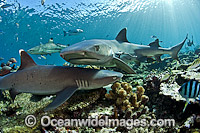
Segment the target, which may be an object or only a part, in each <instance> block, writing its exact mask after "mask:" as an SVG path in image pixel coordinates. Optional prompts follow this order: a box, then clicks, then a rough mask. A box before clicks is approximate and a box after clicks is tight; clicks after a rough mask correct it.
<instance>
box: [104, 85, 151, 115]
mask: <svg viewBox="0 0 200 133" xmlns="http://www.w3.org/2000/svg"><path fill="white" fill-rule="evenodd" d="M111 88H112V90H110V91H109V94H105V97H106V98H107V99H111V100H113V101H114V103H115V105H116V107H117V109H118V110H121V111H122V112H123V113H125V117H126V118H131V116H132V117H133V116H134V115H136V116H138V115H141V114H142V113H143V110H144V107H145V106H144V105H145V104H146V103H147V102H148V100H149V97H148V96H146V95H144V92H145V89H144V88H143V87H142V86H137V87H136V92H135V93H133V91H132V86H131V85H130V84H129V83H127V82H122V83H119V82H116V83H114V84H113V85H112V86H111Z"/></svg>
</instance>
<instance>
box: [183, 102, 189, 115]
mask: <svg viewBox="0 0 200 133" xmlns="http://www.w3.org/2000/svg"><path fill="white" fill-rule="evenodd" d="M188 104H189V99H187V101H186V103H185V106H184V108H183V112H185V109H186V107H187V105H188Z"/></svg>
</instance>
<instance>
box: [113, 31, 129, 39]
mask: <svg viewBox="0 0 200 133" xmlns="http://www.w3.org/2000/svg"><path fill="white" fill-rule="evenodd" d="M126 31H127V28H124V29H122V30H121V31H120V32H119V33H118V35H117V37H116V38H115V40H117V41H119V42H129V41H128V40H127V38H126Z"/></svg>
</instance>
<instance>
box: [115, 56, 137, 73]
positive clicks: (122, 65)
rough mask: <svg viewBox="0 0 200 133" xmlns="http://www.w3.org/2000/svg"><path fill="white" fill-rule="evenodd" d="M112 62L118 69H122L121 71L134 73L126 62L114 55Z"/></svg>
mask: <svg viewBox="0 0 200 133" xmlns="http://www.w3.org/2000/svg"><path fill="white" fill-rule="evenodd" d="M113 61H114V63H115V64H116V66H117V67H118V68H120V69H122V70H123V71H125V72H127V73H129V74H135V73H136V72H135V71H134V70H133V69H132V68H131V67H130V66H129V65H128V64H126V63H125V62H124V61H123V60H121V59H119V58H116V57H114V58H113Z"/></svg>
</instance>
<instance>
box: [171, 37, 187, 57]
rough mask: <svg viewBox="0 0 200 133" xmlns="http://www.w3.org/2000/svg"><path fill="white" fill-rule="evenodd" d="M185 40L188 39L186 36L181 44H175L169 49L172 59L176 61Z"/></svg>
mask: <svg viewBox="0 0 200 133" xmlns="http://www.w3.org/2000/svg"><path fill="white" fill-rule="evenodd" d="M187 38H188V34H187V35H186V38H185V39H184V40H183V41H182V42H181V43H179V44H177V45H175V46H173V47H171V48H170V51H171V56H172V58H173V59H176V60H178V53H179V51H180V50H181V48H182V47H183V45H184V43H185V41H186V40H187Z"/></svg>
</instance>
